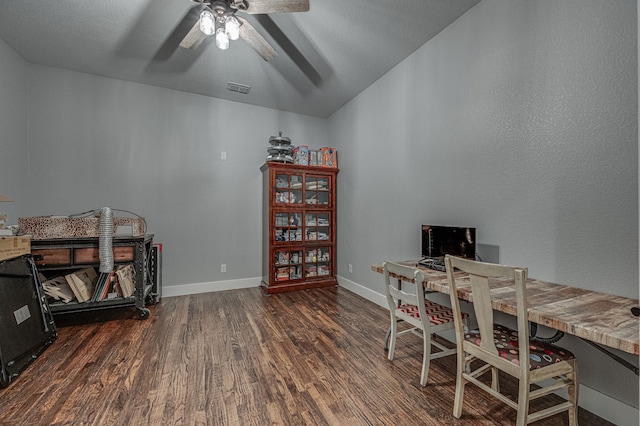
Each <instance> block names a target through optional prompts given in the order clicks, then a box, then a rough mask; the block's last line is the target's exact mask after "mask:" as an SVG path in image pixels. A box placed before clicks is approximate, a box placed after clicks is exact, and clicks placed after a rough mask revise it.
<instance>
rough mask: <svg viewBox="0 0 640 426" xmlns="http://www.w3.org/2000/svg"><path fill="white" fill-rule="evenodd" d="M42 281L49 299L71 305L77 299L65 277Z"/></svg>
mask: <svg viewBox="0 0 640 426" xmlns="http://www.w3.org/2000/svg"><path fill="white" fill-rule="evenodd" d="M40 281H41V282H42V288H43V289H44V292H45V294H46V295H47V296H49V297H53V298H54V299H55V300H61V301H63V302H64V303H69V302H71V301H72V300H73V299H75V298H76V296H75V294H74V293H73V290H71V287H70V286H69V283H68V282H67V279H66V278H65V277H64V276H59V277H54V278H51V279H45V280H42V279H41V280H40Z"/></svg>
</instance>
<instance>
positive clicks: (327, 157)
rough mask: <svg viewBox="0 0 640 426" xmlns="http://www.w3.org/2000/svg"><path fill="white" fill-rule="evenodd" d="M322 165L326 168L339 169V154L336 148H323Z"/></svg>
mask: <svg viewBox="0 0 640 426" xmlns="http://www.w3.org/2000/svg"><path fill="white" fill-rule="evenodd" d="M321 152H322V165H323V166H324V167H338V152H337V151H336V149H335V148H329V147H326V146H325V147H322V148H321Z"/></svg>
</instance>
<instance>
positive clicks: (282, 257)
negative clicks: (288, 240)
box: [274, 250, 303, 281]
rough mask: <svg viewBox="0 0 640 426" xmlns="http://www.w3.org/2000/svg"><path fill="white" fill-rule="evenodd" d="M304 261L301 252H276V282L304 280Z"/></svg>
mask: <svg viewBox="0 0 640 426" xmlns="http://www.w3.org/2000/svg"><path fill="white" fill-rule="evenodd" d="M302 260H303V257H302V251H301V250H278V251H276V253H275V259H274V266H275V274H276V275H275V278H276V281H288V280H296V279H299V278H302Z"/></svg>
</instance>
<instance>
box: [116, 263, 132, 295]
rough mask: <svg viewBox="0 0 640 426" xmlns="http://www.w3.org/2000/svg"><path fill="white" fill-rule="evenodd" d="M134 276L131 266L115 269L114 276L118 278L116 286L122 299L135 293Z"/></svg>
mask: <svg viewBox="0 0 640 426" xmlns="http://www.w3.org/2000/svg"><path fill="white" fill-rule="evenodd" d="M135 275H136V270H135V269H134V268H133V265H126V266H121V267H118V269H116V276H117V277H118V285H119V286H120V291H121V292H122V297H124V298H127V297H131V295H133V293H134V292H135V288H136V285H135Z"/></svg>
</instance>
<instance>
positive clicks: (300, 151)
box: [293, 145, 309, 166]
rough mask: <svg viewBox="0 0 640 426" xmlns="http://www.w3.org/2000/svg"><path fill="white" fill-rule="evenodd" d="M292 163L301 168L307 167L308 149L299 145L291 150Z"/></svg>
mask: <svg viewBox="0 0 640 426" xmlns="http://www.w3.org/2000/svg"><path fill="white" fill-rule="evenodd" d="M293 162H294V164H300V165H302V166H308V165H309V147H308V146H306V145H300V146H297V147H295V148H294V149H293Z"/></svg>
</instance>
